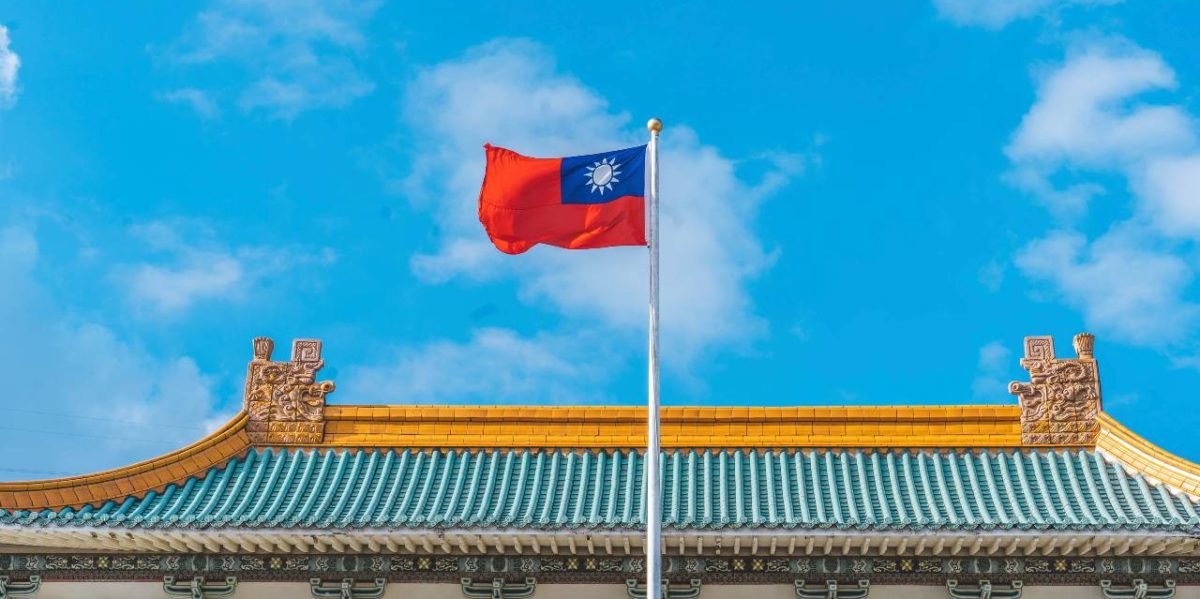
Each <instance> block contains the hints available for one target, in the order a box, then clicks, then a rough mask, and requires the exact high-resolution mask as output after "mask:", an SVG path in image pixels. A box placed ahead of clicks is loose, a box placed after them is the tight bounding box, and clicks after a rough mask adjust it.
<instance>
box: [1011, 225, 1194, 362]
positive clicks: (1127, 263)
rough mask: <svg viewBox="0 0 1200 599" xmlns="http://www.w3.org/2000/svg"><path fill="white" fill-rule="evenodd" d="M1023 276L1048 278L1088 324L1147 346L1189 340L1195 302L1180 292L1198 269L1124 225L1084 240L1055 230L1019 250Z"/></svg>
mask: <svg viewBox="0 0 1200 599" xmlns="http://www.w3.org/2000/svg"><path fill="white" fill-rule="evenodd" d="M1016 264H1017V266H1018V267H1019V268H1020V269H1021V270H1022V271H1023V272H1024V273H1025V274H1027V275H1028V276H1030V277H1033V278H1035V279H1040V280H1045V281H1049V282H1051V283H1052V284H1053V285H1054V287H1055V288H1056V289H1058V291H1059V293H1061V295H1062V297H1063V299H1064V300H1065V301H1066V303H1067V304H1068V305H1070V306H1072V307H1073V308H1076V309H1078V310H1080V311H1081V312H1082V313H1083V316H1084V319H1085V320H1086V322H1087V323H1088V326H1090V327H1095V328H1097V329H1099V330H1102V331H1106V332H1108V333H1109V334H1112V335H1116V336H1117V337H1118V338H1120V339H1122V340H1125V341H1128V342H1131V343H1135V344H1139V345H1148V346H1164V345H1169V344H1175V343H1180V342H1183V341H1186V339H1187V336H1188V335H1190V334H1192V333H1193V332H1194V331H1195V328H1196V325H1197V322H1198V321H1197V316H1198V315H1200V312H1198V310H1200V307H1198V306H1197V305H1196V304H1195V303H1193V302H1191V301H1189V300H1188V299H1186V298H1185V295H1186V293H1187V291H1188V287H1189V285H1190V284H1191V282H1192V280H1193V278H1194V276H1195V273H1194V270H1193V267H1192V265H1190V264H1189V263H1188V261H1187V260H1185V259H1183V258H1182V257H1180V256H1177V255H1175V254H1173V253H1171V252H1169V251H1165V250H1160V249H1158V248H1156V247H1155V242H1154V240H1153V239H1152V238H1149V239H1148V238H1147V237H1146V235H1145V232H1142V231H1137V230H1133V229H1132V228H1131V227H1128V226H1124V227H1119V228H1116V229H1114V230H1112V231H1109V232H1108V233H1106V234H1104V235H1102V236H1100V237H1099V238H1097V239H1095V240H1093V241H1092V242H1090V243H1089V242H1088V240H1087V239H1086V238H1085V237H1084V236H1083V235H1081V234H1079V233H1074V232H1068V231H1054V232H1051V233H1050V234H1049V235H1047V236H1046V237H1045V238H1043V239H1039V240H1037V241H1034V242H1032V243H1030V244H1028V245H1027V246H1025V247H1024V248H1023V249H1022V250H1021V251H1020V253H1019V254H1018V255H1017V258H1016Z"/></svg>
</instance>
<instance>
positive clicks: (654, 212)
mask: <svg viewBox="0 0 1200 599" xmlns="http://www.w3.org/2000/svg"><path fill="white" fill-rule="evenodd" d="M662 126H663V125H662V121H660V120H658V119H650V121H649V122H647V123H646V128H647V129H649V130H650V144H649V145H648V146H647V148H646V154H647V158H648V160H647V165H648V170H649V173H650V189H649V193H648V194H647V197H648V198H649V200H650V206H649V210H647V212H648V214H647V217H648V219H649V223H648V224H649V227H647V228H648V230H649V232H650V234H649V236H648V237H649V239H647V241H648V242H649V243H648V245H649V248H650V347H649V360H648V362H649V367H650V368H649V375H650V376H649V377H648V379H649V389H648V391H649V406H648V407H649V409H648V410H647V419H646V458H645V459H646V467H645V470H644V472H645V476H646V599H660V594H661V590H662V588H661V584H662V583H661V581H662V514H661V511H662V497H661V493H662V489H661V488H659V482H658V466H659V463H658V458H659V454H660V453H661V452H660V450H659V446H658V445H659V443H658V442H659V431H658V133H659V132H660V131H662Z"/></svg>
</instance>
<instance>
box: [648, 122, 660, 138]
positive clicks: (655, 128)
mask: <svg viewBox="0 0 1200 599" xmlns="http://www.w3.org/2000/svg"><path fill="white" fill-rule="evenodd" d="M646 129H647V130H649V131H650V133H653V134H655V135H658V133H659V132H660V131H662V121H660V120H658V118H652V119H650V120H648V121H646Z"/></svg>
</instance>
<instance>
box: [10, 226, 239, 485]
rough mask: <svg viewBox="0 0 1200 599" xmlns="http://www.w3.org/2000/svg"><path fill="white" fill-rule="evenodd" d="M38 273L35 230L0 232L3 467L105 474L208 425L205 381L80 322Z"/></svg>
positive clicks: (193, 369)
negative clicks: (3, 408)
mask: <svg viewBox="0 0 1200 599" xmlns="http://www.w3.org/2000/svg"><path fill="white" fill-rule="evenodd" d="M41 268H45V266H44V265H43V264H42V259H41V256H40V247H39V243H38V239H37V237H36V231H35V230H34V229H33V228H32V227H26V226H21V225H8V226H6V227H4V228H0V278H2V279H3V280H4V293H0V321H2V322H4V323H5V325H4V334H3V335H0V363H3V364H4V372H5V375H4V376H5V388H6V389H7V391H6V399H5V417H4V422H3V423H0V433H2V434H0V439H2V440H0V447H2V448H3V451H4V454H5V455H6V456H8V457H7V459H6V461H7V463H9V464H18V465H21V464H24V465H27V467H26V469H27V470H30V472H22V473H15V474H14V473H11V472H0V477H4V478H10V479H11V478H38V477H45V476H47V474H46V472H47V471H48V472H82V471H88V470H97V469H101V468H108V467H114V466H118V465H123V464H127V463H132V462H133V461H136V460H139V459H145V458H148V457H151V456H154V455H159V454H162V453H164V452H166V451H169V450H171V449H174V448H177V447H179V446H181V445H183V444H184V443H188V442H191V441H193V440H195V439H196V438H198V437H199V436H200V435H202V434H204V433H205V432H206V431H205V430H204V428H203V426H202V424H201V423H204V422H205V421H207V420H209V419H212V418H214V417H216V416H217V414H216V412H214V406H216V405H217V404H218V401H217V398H216V397H215V396H214V393H213V386H214V382H213V380H212V379H211V378H210V377H209V376H206V375H205V374H204V373H203V372H201V370H200V368H199V367H198V366H197V364H196V362H195V361H194V360H192V359H191V358H189V357H187V356H160V355H155V354H152V353H149V352H147V351H146V350H145V349H143V348H141V347H140V346H139V344H137V343H136V342H135V341H133V340H130V339H126V338H123V337H122V336H121V335H119V334H117V333H116V332H114V331H113V330H112V329H110V328H108V327H107V326H105V325H104V324H103V323H101V322H96V321H94V320H90V319H86V318H81V317H79V316H78V315H76V314H75V313H74V312H73V311H72V310H71V309H70V307H69V306H65V305H63V304H62V303H61V302H60V301H59V300H58V298H56V297H55V296H54V295H53V294H52V293H51V292H50V291H49V290H48V289H46V288H45V287H44V286H43V285H42V284H40V282H39V281H38V279H37V277H36V276H35V275H36V273H37V272H38V271H39V269H41Z"/></svg>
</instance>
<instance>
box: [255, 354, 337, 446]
mask: <svg viewBox="0 0 1200 599" xmlns="http://www.w3.org/2000/svg"><path fill="white" fill-rule="evenodd" d="M274 348H275V342H274V341H272V340H271V338H270V337H256V338H255V339H254V360H252V361H251V362H250V367H249V372H248V373H247V375H246V396H245V400H244V401H245V403H244V404H243V409H245V411H246V414H247V416H248V417H249V422H248V423H246V432H247V433H249V435H250V442H252V443H257V444H263V445H294V444H301V445H304V444H311V443H320V442H321V439H323V438H324V436H325V395H326V394H328V393H331V392H332V391H333V389H334V385H333V382H332V381H320V382H317V380H316V378H317V371H318V370H320V369H321V367H322V366H324V365H325V361H324V360H322V359H321V341H320V340H319V339H297V340H295V341H293V342H292V359H291V361H289V362H273V361H271V352H272V350H273V349H274Z"/></svg>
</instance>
